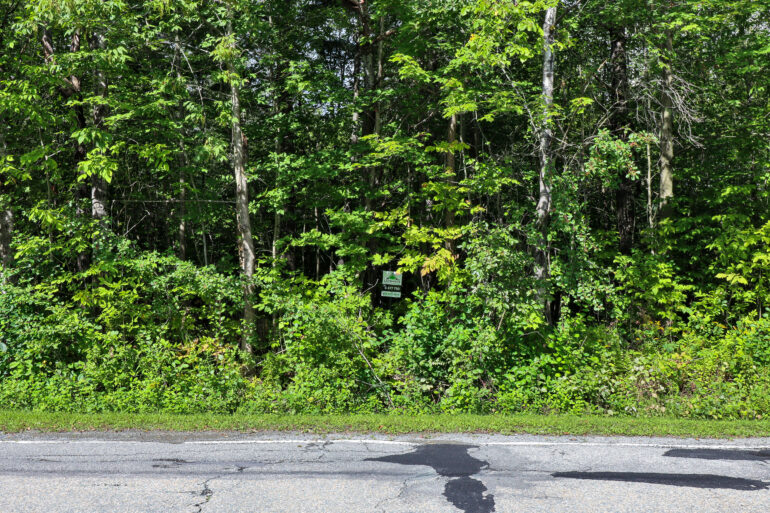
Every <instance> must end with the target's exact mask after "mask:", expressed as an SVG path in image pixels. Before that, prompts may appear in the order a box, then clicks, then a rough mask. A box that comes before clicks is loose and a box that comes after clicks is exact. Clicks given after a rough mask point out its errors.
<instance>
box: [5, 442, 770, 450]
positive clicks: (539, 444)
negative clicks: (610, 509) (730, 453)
mask: <svg viewBox="0 0 770 513" xmlns="http://www.w3.org/2000/svg"><path fill="white" fill-rule="evenodd" d="M145 443H156V444H166V445H278V444H297V445H310V444H360V445H363V444H378V445H399V446H410V447H411V446H418V445H423V444H436V443H458V442H451V441H447V440H440V439H433V440H429V441H425V442H411V441H406V440H344V439H343V440H324V439H316V440H188V441H183V442H164V441H161V440H146V441H141V440H0V445H2V444H17V445H56V444H145ZM459 443H462V444H467V445H471V446H477V447H607V448H613V447H623V448H646V449H718V450H770V447H767V446H752V445H731V444H677V443H634V442H609V443H603V442H579V441H576V442H557V441H552V442H536V441H530V442H527V441H520V442H480V443H474V442H473V441H464V442H459Z"/></svg>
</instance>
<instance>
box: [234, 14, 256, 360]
mask: <svg viewBox="0 0 770 513" xmlns="http://www.w3.org/2000/svg"><path fill="white" fill-rule="evenodd" d="M227 30H228V34H229V35H232V22H228V26H227ZM227 67H228V73H229V75H230V98H231V101H232V152H233V157H232V158H233V174H234V178H235V212H236V224H237V227H238V256H239V258H240V263H241V271H242V272H243V275H244V278H245V284H244V287H243V300H244V306H243V336H242V338H241V349H242V350H243V351H245V352H247V353H253V352H254V348H253V347H252V345H251V339H252V332H253V330H254V321H255V318H256V317H255V314H254V307H253V305H252V304H251V296H252V294H253V292H254V286H253V284H252V279H253V277H254V266H255V263H256V254H255V251H254V238H253V237H252V234H251V220H250V217H249V185H248V181H247V179H246V167H245V166H246V155H245V152H244V145H243V142H244V136H243V131H242V130H241V100H240V92H239V86H238V82H237V80H238V79H237V78H236V77H237V76H236V74H235V67H234V66H233V64H232V62H228V66H227Z"/></svg>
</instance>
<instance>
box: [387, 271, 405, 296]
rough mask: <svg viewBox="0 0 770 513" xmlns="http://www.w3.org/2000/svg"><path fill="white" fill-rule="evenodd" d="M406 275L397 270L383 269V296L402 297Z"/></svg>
mask: <svg viewBox="0 0 770 513" xmlns="http://www.w3.org/2000/svg"><path fill="white" fill-rule="evenodd" d="M403 279H404V275H403V274H401V273H397V272H396V271H382V297H392V298H396V299H399V298H400V297H401V284H402V283H403Z"/></svg>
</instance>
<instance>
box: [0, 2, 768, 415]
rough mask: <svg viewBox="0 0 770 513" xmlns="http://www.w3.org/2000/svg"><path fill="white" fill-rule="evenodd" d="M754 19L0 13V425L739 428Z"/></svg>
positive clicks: (760, 233)
mask: <svg viewBox="0 0 770 513" xmlns="http://www.w3.org/2000/svg"><path fill="white" fill-rule="evenodd" d="M768 20H770V1H769V0H617V1H612V2H605V1H598V0H563V1H557V0H532V1H525V0H518V1H517V0H419V1H415V0H208V1H204V0H34V1H33V0H0V261H1V262H2V271H1V274H0V404H2V405H3V406H4V407H6V408H25V409H27V408H28V409H39V410H51V411H53V410H70V411H86V412H88V411H127V412H138V411H171V412H197V411H215V412H234V411H240V412H368V411H392V412H406V413H413V412H433V411H447V412H455V411H456V412H489V413H491V412H537V413H554V412H568V413H602V414H607V415H646V416H650V415H673V416H683V417H704V418H706V417H707V418H762V417H763V416H767V415H769V414H770V320H768V316H767V309H768V303H769V302H770V281H769V279H770V209H769V208H768V207H769V206H770V205H769V204H768V202H769V201H770V191H769V190H768V185H769V184H768V181H769V180H770V23H768ZM386 279H388V280H391V281H392V282H393V283H394V284H393V285H385V284H384V283H383V281H384V280H386ZM398 283H400V285H399V284H398Z"/></svg>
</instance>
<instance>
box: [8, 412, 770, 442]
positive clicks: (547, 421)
mask: <svg viewBox="0 0 770 513" xmlns="http://www.w3.org/2000/svg"><path fill="white" fill-rule="evenodd" d="M126 429H137V430H148V431H154V430H167V431H240V432H254V431H300V432H309V433H318V434H323V433H333V432H342V433H345V432H356V433H372V432H375V433H385V434H405V433H499V434H515V433H530V434H539V435H628V436H676V437H696V438H734V437H741V438H743V437H768V436H770V421H766V420H759V421H757V420H753V421H752V420H691V419H673V418H665V417H664V418H629V417H599V416H566V415H548V416H538V415H448V414H447V415H239V414H235V415H212V414H197V415H176V414H169V413H152V414H147V413H139V414H130V413H97V414H84V413H48V412H28V411H8V410H0V431H2V432H5V433H17V432H21V431H28V430H34V431H43V432H61V431H100V430H109V431H120V430H126Z"/></svg>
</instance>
